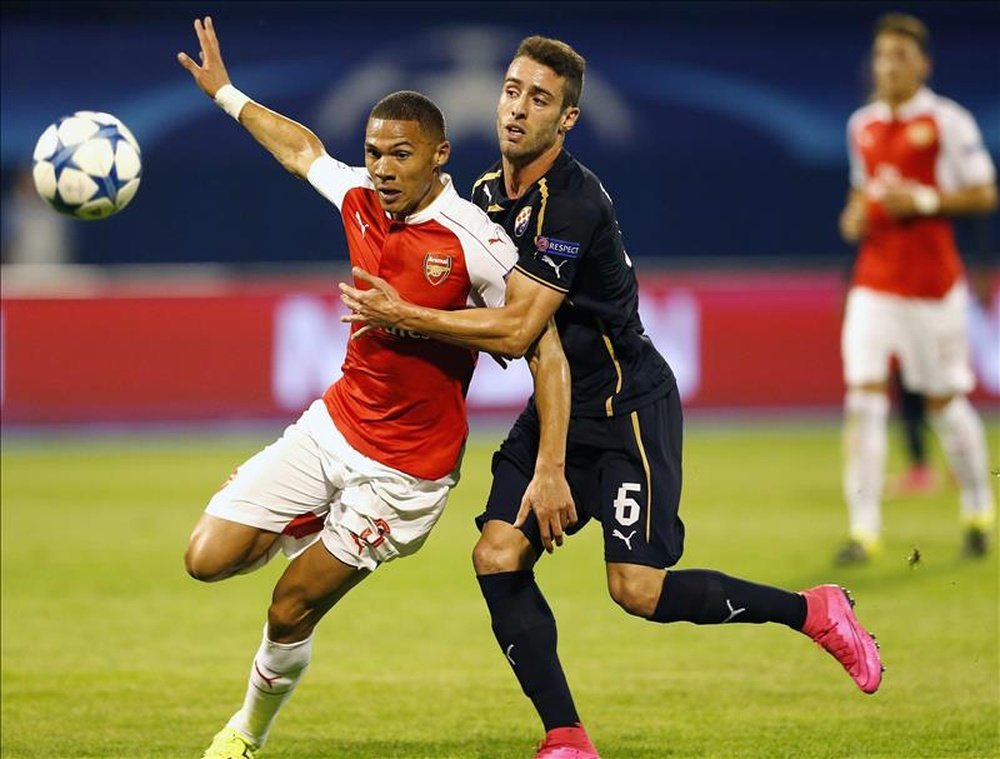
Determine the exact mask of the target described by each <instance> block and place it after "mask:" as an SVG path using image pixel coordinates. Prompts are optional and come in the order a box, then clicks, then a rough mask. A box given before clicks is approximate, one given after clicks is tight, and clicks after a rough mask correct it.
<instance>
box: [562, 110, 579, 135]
mask: <svg viewBox="0 0 1000 759" xmlns="http://www.w3.org/2000/svg"><path fill="white" fill-rule="evenodd" d="M578 118H580V109H579V108H578V107H576V106H575V105H574V106H571V107H569V108H567V109H566V110H565V111H563V114H562V118H561V119H560V120H559V131H560V133H562V134H566V132H568V131H569V130H570V129H572V128H573V127H574V126H576V120H577V119H578Z"/></svg>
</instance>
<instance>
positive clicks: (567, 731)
mask: <svg viewBox="0 0 1000 759" xmlns="http://www.w3.org/2000/svg"><path fill="white" fill-rule="evenodd" d="M535 759H601V757H600V756H599V755H598V753H597V749H596V748H594V744H593V743H591V742H590V738H588V737H587V731H586V730H584V729H583V725H581V724H580V723H579V722H578V723H577V724H576V726H575V727H556V728H553V729H552V730H549V731H548V732H547V733H546V734H545V740H544V741H542V742H541V743H540V744H539V745H538V753H537V754H535Z"/></svg>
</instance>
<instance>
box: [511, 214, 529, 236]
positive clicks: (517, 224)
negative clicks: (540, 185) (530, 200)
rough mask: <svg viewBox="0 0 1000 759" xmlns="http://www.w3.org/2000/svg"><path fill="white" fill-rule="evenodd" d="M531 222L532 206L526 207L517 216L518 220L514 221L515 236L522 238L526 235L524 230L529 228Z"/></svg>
mask: <svg viewBox="0 0 1000 759" xmlns="http://www.w3.org/2000/svg"><path fill="white" fill-rule="evenodd" d="M529 221H531V206H525V207H524V208H522V209H521V210H520V212H519V213H518V214H517V218H516V219H514V236H515V237H520V236H521V235H523V234H524V230H526V229H527V228H528V222H529Z"/></svg>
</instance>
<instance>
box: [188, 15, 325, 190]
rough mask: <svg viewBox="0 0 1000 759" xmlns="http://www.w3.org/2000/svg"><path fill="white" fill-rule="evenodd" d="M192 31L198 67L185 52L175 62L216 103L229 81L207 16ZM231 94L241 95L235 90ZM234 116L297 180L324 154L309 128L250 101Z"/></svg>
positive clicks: (319, 142)
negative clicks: (194, 37)
mask: <svg viewBox="0 0 1000 759" xmlns="http://www.w3.org/2000/svg"><path fill="white" fill-rule="evenodd" d="M194 32H195V34H196V35H197V37H198V44H199V46H200V48H201V49H200V50H199V53H198V55H199V59H200V60H201V64H200V65H199V64H198V63H196V62H195V61H194V60H193V59H192V58H191V57H190V56H188V54H187V53H178V54H177V61H178V62H179V63H180V64H181V66H183V67H184V68H185V69H187V71H188V73H190V74H191V76H192V77H193V78H194V81H195V84H197V85H198V87H199V88H200V89H201V91H202V92H204V93H205V94H206V95H208V96H209V97H210V98H212V99H213V100H216V99H217V97H218V96H219V94H220V93H219V91H220V90H222V89H223V88H224V87H226V86H227V85H228V86H230V88H231V86H232V82H231V81H230V79H229V73H228V72H227V71H226V65H225V63H224V62H223V60H222V51H221V49H220V48H219V39H218V37H217V36H216V34H215V26H214V24H213V23H212V18H211V16H206V17H205V19H204V20H202V19H195V22H194ZM232 92H235V93H236V94H237V95H241V93H239V91H238V90H232ZM242 97H245V96H242ZM220 104H221V103H220ZM238 117H239V122H240V124H242V125H243V126H244V127H245V128H246V130H247V131H248V132H250V134H251V135H253V137H254V139H255V140H257V142H259V143H260V144H261V145H263V146H264V147H265V148H266V149H267V151H268V152H269V153H271V155H273V156H274V157H275V158H276V159H277V161H278V163H280V164H281V165H282V166H283V167H284V168H285V169H286V170H287V171H289V172H291V173H292V174H294V175H295V176H297V177H299V178H304V177H305V176H306V174H308V172H309V167H310V166H312V164H313V162H314V161H315V160H316V159H317V158H319V157H320V156H322V155H324V154H325V153H326V151H325V150H324V148H323V143H322V142H321V141H320V139H319V137H317V136H316V135H315V134H313V133H312V132H311V131H310V130H309V129H307V128H306V127H304V126H303V125H302V124H299V123H298V122H296V121H293V120H292V119H289V118H287V117H286V116H282V115H281V114H280V113H275V112H274V111H272V110H270V109H269V108H265V107H264V106H262V105H260V104H259V103H255V102H254V101H252V100H248V101H247V102H246V103H245V105H243V106H242V108H241V109H240V111H239V113H238Z"/></svg>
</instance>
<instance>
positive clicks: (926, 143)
mask: <svg viewBox="0 0 1000 759" xmlns="http://www.w3.org/2000/svg"><path fill="white" fill-rule="evenodd" d="M906 138H907V139H908V140H909V141H910V144H911V145H913V147H915V148H926V147H930V146H931V145H932V144H933V143H934V140H935V139H936V138H937V134H936V133H935V130H934V126H933V125H932V124H930V123H929V122H927V121H915V122H914V123H912V124H910V126H908V127H907V128H906Z"/></svg>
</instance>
